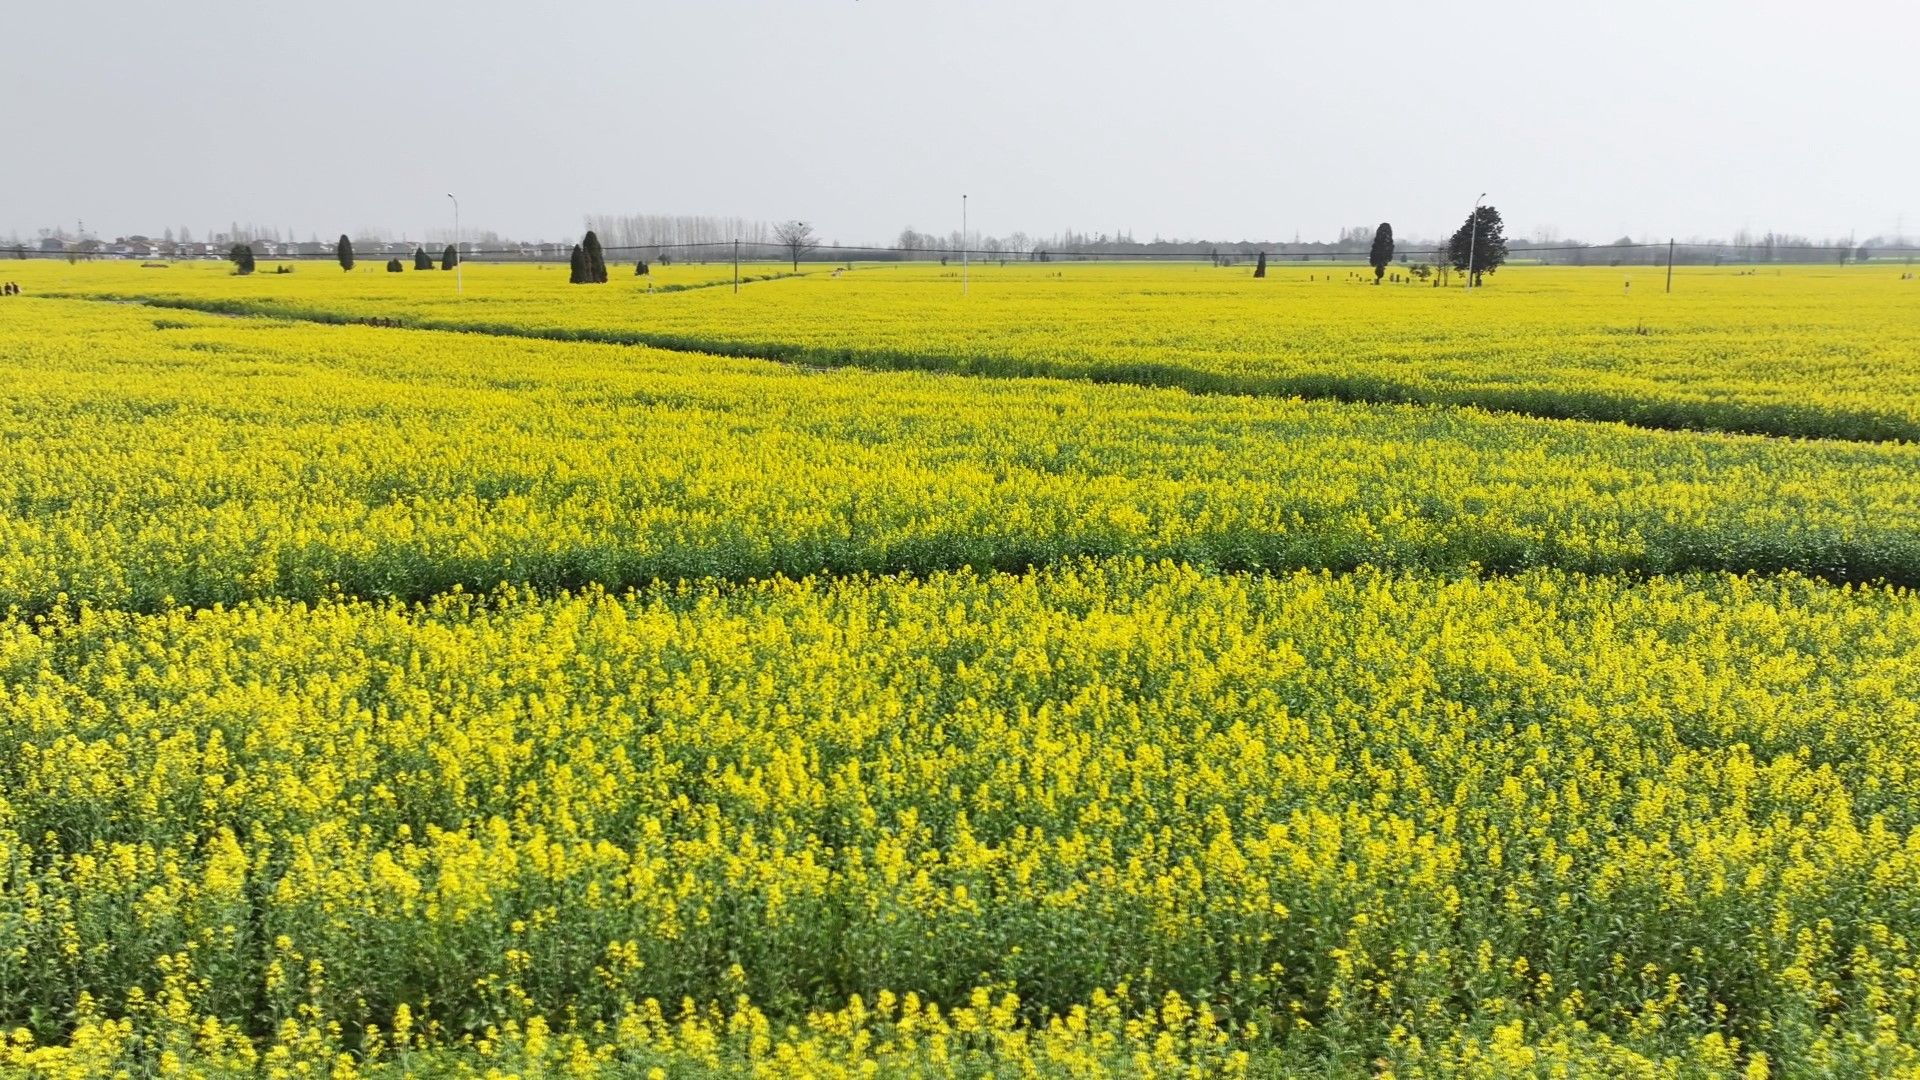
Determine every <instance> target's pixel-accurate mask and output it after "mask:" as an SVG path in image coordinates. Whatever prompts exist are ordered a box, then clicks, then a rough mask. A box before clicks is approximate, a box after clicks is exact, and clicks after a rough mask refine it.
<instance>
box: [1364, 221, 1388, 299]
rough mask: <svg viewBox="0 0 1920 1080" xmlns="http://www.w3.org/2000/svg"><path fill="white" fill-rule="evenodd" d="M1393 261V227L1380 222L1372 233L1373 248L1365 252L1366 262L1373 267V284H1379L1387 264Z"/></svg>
mask: <svg viewBox="0 0 1920 1080" xmlns="http://www.w3.org/2000/svg"><path fill="white" fill-rule="evenodd" d="M1392 261H1393V226H1392V225H1389V224H1388V223H1386V222H1384V221H1383V222H1381V223H1380V227H1379V228H1378V229H1375V230H1374V231H1373V247H1372V248H1371V249H1369V250H1368V251H1367V262H1368V263H1370V264H1371V265H1372V266H1373V283H1374V284H1375V285H1378V284H1380V277H1381V275H1383V274H1385V273H1386V272H1387V264H1388V263H1390V262H1392Z"/></svg>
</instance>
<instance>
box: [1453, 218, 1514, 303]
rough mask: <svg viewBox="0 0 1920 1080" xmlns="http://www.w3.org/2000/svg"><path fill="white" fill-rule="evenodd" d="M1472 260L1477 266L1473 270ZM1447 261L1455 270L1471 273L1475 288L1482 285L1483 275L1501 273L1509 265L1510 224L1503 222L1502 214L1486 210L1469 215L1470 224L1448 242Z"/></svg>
mask: <svg viewBox="0 0 1920 1080" xmlns="http://www.w3.org/2000/svg"><path fill="white" fill-rule="evenodd" d="M1469 259H1471V260H1472V262H1473V266H1471V267H1469V266H1467V262H1468V260H1469ZM1447 261H1448V262H1450V263H1452V264H1453V268H1454V269H1455V270H1458V271H1460V272H1461V273H1471V274H1472V275H1473V276H1472V277H1471V278H1470V279H1469V280H1471V281H1472V283H1473V284H1474V285H1479V284H1480V276H1481V275H1482V274H1491V273H1493V272H1494V271H1495V270H1498V269H1500V264H1501V263H1504V262H1506V261H1507V232H1506V224H1505V223H1504V222H1502V221H1501V220H1500V211H1498V210H1495V209H1494V208H1493V207H1491V206H1483V207H1481V208H1480V209H1479V210H1478V211H1477V212H1475V213H1473V214H1469V215H1467V220H1466V221H1464V222H1461V224H1460V228H1459V229H1457V230H1455V231H1454V234H1453V237H1452V239H1450V240H1448V241H1447Z"/></svg>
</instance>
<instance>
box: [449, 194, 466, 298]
mask: <svg viewBox="0 0 1920 1080" xmlns="http://www.w3.org/2000/svg"><path fill="white" fill-rule="evenodd" d="M447 198H449V199H453V192H451V191H449V192H447ZM466 266H467V259H466V253H465V252H463V251H461V250H460V200H459V199H453V295H455V296H459V295H460V294H461V292H462V291H464V290H463V289H462V287H461V286H462V284H463V283H462V282H461V280H460V279H461V277H462V276H463V275H464V274H465V272H466Z"/></svg>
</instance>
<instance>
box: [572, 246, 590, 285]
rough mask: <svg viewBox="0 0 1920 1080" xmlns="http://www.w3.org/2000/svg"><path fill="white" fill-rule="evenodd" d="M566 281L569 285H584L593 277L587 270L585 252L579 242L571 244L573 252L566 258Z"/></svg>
mask: <svg viewBox="0 0 1920 1080" xmlns="http://www.w3.org/2000/svg"><path fill="white" fill-rule="evenodd" d="M567 264H568V270H567V282H568V284H571V285H586V284H588V283H590V282H591V281H592V280H593V279H592V278H591V277H590V276H588V272H587V252H586V249H584V248H582V247H581V246H580V245H579V244H575V245H573V254H572V256H571V257H570V258H568V260H567Z"/></svg>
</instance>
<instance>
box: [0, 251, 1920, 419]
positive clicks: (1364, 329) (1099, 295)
mask: <svg viewBox="0 0 1920 1080" xmlns="http://www.w3.org/2000/svg"><path fill="white" fill-rule="evenodd" d="M313 269H323V268H313ZM308 270H309V268H307V267H302V272H301V273H296V274H292V275H286V276H284V277H275V278H265V277H261V276H260V275H255V276H254V277H252V278H235V277H232V276H230V275H227V274H225V273H224V272H222V271H220V270H219V269H218V268H210V267H205V266H186V267H176V268H174V269H173V270H165V271H159V270H148V271H141V270H138V269H136V268H131V267H127V266H124V265H112V264H100V265H81V266H76V267H69V266H66V265H65V264H58V263H53V264H48V263H29V264H26V269H25V271H23V272H25V273H29V274H31V275H33V277H34V281H35V285H36V287H37V288H41V289H42V290H43V291H50V292H67V293H72V294H76V295H93V296H119V297H131V296H145V297H153V298H156V299H161V300H165V301H167V302H170V303H186V304H193V305H198V306H202V307H211V308H216V309H222V310H228V311H233V312H261V313H270V314H279V315H284V316H296V317H303V318H317V319H322V320H330V321H340V320H353V319H361V318H368V317H397V318H400V319H402V320H403V321H404V322H406V323H408V324H409V325H416V326H428V327H440V328H445V329H464V330H480V331H485V332H489V333H501V334H530V335H535V336H547V337H562V338H577V339H587V340H600V341H611V342H624V343H632V344H649V345H655V346H661V347H670V348H676V349H688V350H694V351H701V352H707V353H722V354H735V355H752V356H763V357H771V358H779V359H785V360H790V361H797V362H803V363H808V364H813V365H856V366H865V367H880V368H928V369H935V370H948V371H958V372H964V373H969V374H976V375H998V376H1023V375H1048V376H1065V377H1072V378H1087V379H1093V380H1096V381H1103V382H1133V383H1144V384H1150V385H1164V386H1179V387H1184V388H1187V389H1191V390H1198V391H1208V392H1234V393H1255V394H1263V395H1278V396H1293V395H1301V396H1308V397H1330V398H1336V399H1344V400H1362V401H1388V402H1403V401H1405V402H1433V403H1443V404H1466V405H1479V406H1483V407H1488V408H1496V409H1502V410H1510V411H1515V412H1521V413H1528V414H1533V415H1540V416H1550V417H1563V418H1589V419H1602V420H1618V421H1624V422H1628V423H1633V424H1637V425H1642V426H1651V427H1669V428H1702V429H1715V430H1730V431H1749V432H1758V433H1764V434H1774V435H1791V436H1819V437H1831V438H1841V439H1859V440H1884V439H1904V440H1913V439H1916V438H1920V366H1917V365H1916V362H1915V357H1916V356H1920V283H1916V282H1911V281H1904V280H1902V279H1901V276H1900V273H1899V272H1898V268H1895V267H1882V266H1863V267H1855V268H1809V267H1794V268H1771V269H1767V270H1764V271H1761V272H1758V273H1751V274H1749V273H1747V272H1746V271H1745V270H1744V269H1741V268H1732V267H1727V268H1696V269H1692V270H1688V271H1686V272H1685V273H1683V275H1681V279H1680V284H1679V287H1678V289H1677V291H1676V292H1675V293H1674V294H1673V295H1670V296H1669V295H1665V294H1662V293H1659V292H1657V291H1655V290H1649V289H1646V288H1645V287H1644V286H1645V285H1646V284H1648V282H1645V281H1643V282H1642V288H1641V289H1639V290H1623V288H1622V284H1623V279H1625V280H1630V279H1631V278H1632V277H1633V275H1634V274H1635V273H1636V271H1634V270H1631V269H1616V268H1608V269H1597V268H1567V267H1515V268H1510V269H1509V270H1506V271H1503V272H1502V273H1501V274H1499V275H1498V277H1497V280H1496V281H1495V282H1494V283H1493V285H1492V286H1491V287H1489V288H1487V289H1485V290H1481V291H1479V292H1477V293H1476V294H1475V295H1472V296H1468V295H1466V294H1464V293H1463V292H1462V291H1461V290H1459V289H1452V290H1441V289H1432V288H1426V287H1415V286H1404V287H1403V286H1385V287H1381V288H1374V287H1372V286H1369V285H1364V284H1360V283H1359V282H1358V279H1350V275H1351V274H1352V271H1351V269H1350V268H1345V267H1341V268H1332V267H1324V266H1323V267H1314V266H1306V267H1298V266H1286V267H1276V268H1275V269H1274V271H1273V272H1272V276H1270V277H1269V278H1267V279H1265V280H1254V279H1252V278H1250V277H1248V276H1247V273H1246V271H1245V268H1238V267H1237V268H1230V269H1215V268H1212V267H1200V266H1191V265H1174V266H1154V265H1143V266H1121V267H1113V266H1087V265H1072V264H1067V265H1041V266H1008V267H998V266H988V267H981V268H978V269H976V271H975V272H974V281H973V286H972V288H971V290H970V292H969V294H968V295H964V296H963V295H962V294H961V293H960V290H959V282H958V271H957V269H953V268H947V269H943V268H937V267H933V268H930V267H925V266H883V267H877V268H874V269H872V270H858V271H855V272H853V273H850V274H846V275H843V276H841V277H838V278H835V277H832V276H829V275H826V274H813V275H810V276H808V277H806V278H805V279H803V280H795V281H784V282H775V283H770V284H767V285H764V286H759V287H756V288H754V289H749V290H745V291H743V292H742V293H740V294H739V295H738V296H736V295H733V294H732V292H731V290H700V291H696V292H690V293H686V294H680V295H671V296H669V295H664V294H663V295H653V296H649V295H646V294H645V288H646V286H645V284H644V281H636V280H632V279H616V280H615V281H613V282H612V283H610V284H608V285H606V286H596V287H580V286H568V285H566V284H565V283H564V282H565V278H564V275H563V274H561V273H560V272H558V271H555V270H542V269H539V268H529V267H517V266H500V267H477V268H475V269H474V270H473V271H472V274H473V276H474V277H475V279H476V281H475V283H474V285H473V286H472V287H471V288H470V289H469V294H468V295H467V296H466V297H464V298H458V299H456V298H455V297H454V296H453V295H452V294H451V292H450V290H448V289H446V288H444V283H443V282H440V281H438V280H437V276H436V275H425V276H412V275H388V274H381V275H371V276H369V275H358V274H348V275H341V274H338V273H333V274H326V273H309V272H307V271H308Z"/></svg>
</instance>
